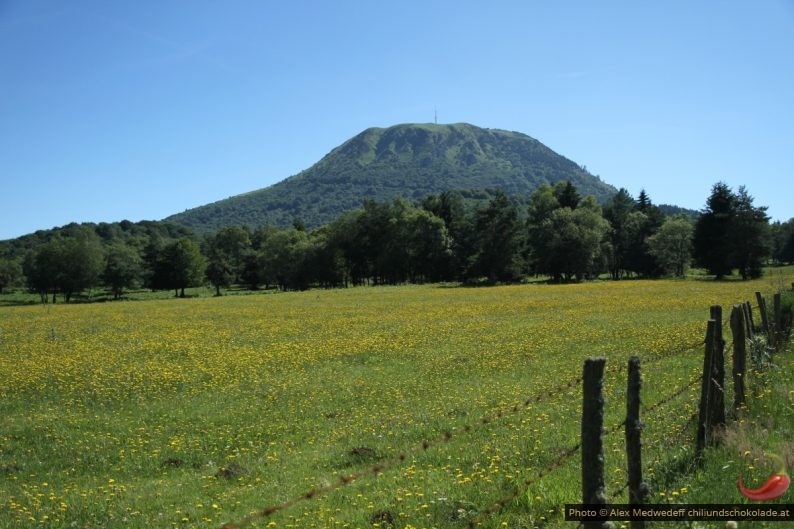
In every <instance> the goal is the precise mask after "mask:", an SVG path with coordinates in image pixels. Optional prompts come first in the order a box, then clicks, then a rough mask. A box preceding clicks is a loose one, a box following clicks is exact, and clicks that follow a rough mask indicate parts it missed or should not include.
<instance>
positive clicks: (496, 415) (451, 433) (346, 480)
mask: <svg viewBox="0 0 794 529" xmlns="http://www.w3.org/2000/svg"><path fill="white" fill-rule="evenodd" d="M729 323H730V320H726V322H724V323H723V325H728V324H729ZM704 343H705V340H704V339H702V338H700V339H698V340H697V341H693V342H691V343H689V344H686V345H684V346H682V347H680V348H677V349H674V350H671V351H665V352H662V353H659V354H655V355H650V356H648V357H647V358H644V359H643V364H652V363H655V362H659V361H662V360H665V359H668V358H671V357H675V356H680V355H681V354H683V353H686V352H688V351H692V350H694V349H696V348H698V347H701V346H702V345H703V344H704ZM624 369H627V366H626V363H625V362H623V363H620V364H616V365H615V366H614V367H611V368H608V369H607V372H608V373H620V372H622V371H623V370H624ZM701 380H702V375H699V376H697V377H695V378H693V379H692V380H691V381H690V382H689V383H687V384H685V385H683V386H681V387H679V388H678V389H676V391H674V392H673V393H671V394H670V395H668V396H667V397H665V398H663V399H662V400H660V401H658V402H656V403H655V404H653V405H651V406H649V407H648V408H646V409H645V410H644V411H643V413H645V414H650V413H653V412H654V411H656V410H658V409H659V408H661V407H663V406H665V405H666V404H668V403H670V402H672V401H673V400H675V399H676V398H678V397H680V396H681V395H683V394H684V393H685V392H686V391H687V390H688V389H690V388H692V387H693V386H694V385H695V384H697V383H698V382H700V381H701ZM581 383H582V377H581V376H578V377H575V378H572V379H570V380H568V381H567V382H565V383H563V384H560V385H557V386H555V387H552V388H551V389H548V390H546V391H542V392H540V393H538V394H537V395H534V396H531V397H528V398H526V399H524V400H523V401H521V402H519V403H516V404H514V405H513V406H510V407H505V408H502V409H500V410H498V411H496V412H491V413H489V414H486V415H485V416H483V417H482V418H480V419H479V420H478V421H476V422H472V423H468V424H466V425H464V426H462V427H459V428H458V429H457V430H447V431H445V432H444V433H443V434H441V435H440V436H438V437H436V438H435V439H433V440H430V441H424V442H422V444H421V445H418V446H415V447H414V448H412V449H410V450H407V451H405V452H402V453H400V454H399V455H396V456H394V457H392V458H390V459H388V460H386V461H383V462H381V463H378V464H375V465H372V466H371V467H369V468H366V469H364V470H361V471H359V472H356V473H352V474H348V475H345V476H342V477H341V478H339V479H338V480H337V481H336V482H334V483H331V484H329V485H326V486H322V487H316V488H313V489H311V490H309V491H307V492H305V493H304V494H301V495H299V496H296V497H293V498H292V499H289V500H287V501H284V502H282V503H279V504H274V505H271V506H269V507H266V508H263V509H260V510H259V511H256V512H253V513H251V514H249V515H248V516H245V517H243V518H241V519H239V520H237V521H233V522H229V523H226V524H224V525H223V526H222V527H221V529H239V528H240V527H242V526H244V525H247V524H249V523H251V522H253V521H256V520H260V519H264V518H268V517H270V516H272V515H274V514H276V513H278V512H280V511H284V510H286V509H289V508H291V507H293V506H295V505H297V504H299V503H302V502H305V501H310V500H312V499H314V498H316V497H318V496H320V495H321V494H325V493H327V492H332V491H334V490H337V489H339V488H341V487H344V486H346V485H349V484H351V483H353V482H355V481H357V480H360V479H362V478H365V477H368V476H371V475H378V474H380V473H382V472H384V471H386V470H388V469H390V468H392V467H394V466H396V465H399V464H401V463H403V462H404V461H406V460H407V459H408V458H409V457H411V456H414V455H416V454H419V453H422V452H426V451H427V450H429V449H430V448H433V447H435V446H437V445H440V444H442V443H446V442H448V441H450V440H451V439H453V438H456V437H459V436H460V435H461V434H463V433H468V432H471V431H473V430H475V429H477V428H479V427H481V426H484V425H487V424H490V423H492V422H495V421H497V420H499V419H502V418H503V417H506V416H508V415H513V414H515V413H518V412H519V411H521V410H522V409H525V408H528V407H529V406H530V405H532V404H535V403H540V402H542V401H544V400H546V399H548V398H551V397H553V396H555V395H558V394H561V393H563V392H565V391H567V390H569V389H571V388H573V387H576V386H577V385H579V384H581ZM697 415H698V413H697V412H695V413H694V414H692V415H691V416H690V417H689V418H688V419H687V420H686V421H685V422H684V424H683V426H682V427H681V428H680V430H679V431H678V433H677V434H676V437H675V438H674V439H673V441H672V444H674V445H677V444H678V443H679V441H680V440H681V438H682V436H683V435H684V434H685V433H686V431H687V429H688V428H689V426H690V424H691V423H692V421H694V420H695V418H696V417H697ZM625 424H626V421H625V419H624V420H623V421H621V422H620V423H618V424H616V425H614V426H612V427H610V428H609V429H607V430H605V431H604V433H605V435H610V434H613V433H615V432H617V431H619V430H620V429H621V428H623V427H624V426H625ZM580 448H581V445H580V444H579V443H577V444H576V445H574V446H572V447H570V448H568V449H566V450H565V451H564V452H563V453H562V454H561V455H560V456H559V457H558V458H557V459H556V460H555V461H553V462H552V463H550V464H549V465H547V466H546V467H544V468H543V469H542V470H541V471H540V472H538V473H537V474H536V475H534V476H533V477H531V478H529V479H526V480H525V481H523V482H522V483H520V484H519V485H518V486H516V487H515V488H514V489H513V490H512V491H511V492H510V493H509V494H507V495H506V496H504V497H502V498H500V499H499V500H497V501H496V502H495V503H493V504H492V505H491V507H489V508H488V509H486V510H484V511H482V512H480V513H479V514H478V515H477V516H476V517H475V518H474V519H473V520H472V521H470V522H469V523H468V524H467V525H466V526H465V529H473V527H474V526H475V525H478V524H479V523H481V522H482V520H484V519H485V518H487V517H489V516H492V515H494V514H496V513H498V512H499V511H501V510H502V509H503V508H504V507H505V506H506V505H507V504H508V503H510V502H511V501H513V500H514V499H515V498H517V497H518V496H519V495H521V494H523V493H526V491H527V490H528V489H529V487H530V486H532V485H533V484H535V483H537V482H538V481H540V480H541V479H543V478H544V477H545V476H547V475H549V474H551V473H552V472H554V471H555V470H557V469H558V468H560V467H561V466H562V465H563V464H564V463H565V462H566V461H567V460H569V459H570V458H571V457H572V456H573V455H574V454H575V453H576V452H577V451H579V449H580ZM663 455H664V453H663V452H660V453H659V454H658V455H657V457H656V458H655V459H654V461H653V462H652V463H651V464H650V465H647V466H646V471H648V470H650V469H652V468H654V467H655V466H656V465H657V464H658V463H659V462H660V461H661V459H662V457H663ZM627 487H628V482H627V483H626V484H625V485H624V486H623V487H621V489H619V490H618V491H616V492H615V494H614V495H615V496H620V495H621V494H623V492H625V490H626V488H627Z"/></svg>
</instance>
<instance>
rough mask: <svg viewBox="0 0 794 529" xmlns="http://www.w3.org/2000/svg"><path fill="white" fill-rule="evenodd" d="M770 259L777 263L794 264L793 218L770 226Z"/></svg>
mask: <svg viewBox="0 0 794 529" xmlns="http://www.w3.org/2000/svg"><path fill="white" fill-rule="evenodd" d="M771 229H772V238H773V250H772V257H773V258H774V259H775V260H776V261H777V262H778V263H781V264H783V263H794V218H791V219H789V220H787V221H786V222H783V223H781V222H775V223H774V224H773V225H772V226H771Z"/></svg>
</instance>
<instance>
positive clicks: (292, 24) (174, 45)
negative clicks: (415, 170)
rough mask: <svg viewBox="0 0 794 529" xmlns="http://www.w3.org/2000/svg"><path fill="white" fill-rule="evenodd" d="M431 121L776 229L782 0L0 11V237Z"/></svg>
mask: <svg viewBox="0 0 794 529" xmlns="http://www.w3.org/2000/svg"><path fill="white" fill-rule="evenodd" d="M434 109H438V121H439V123H457V122H468V123H472V124H474V125H478V126H482V127H490V128H501V129H507V130H515V131H519V132H523V133H526V134H529V135H530V136H532V137H534V138H537V139H538V140H540V141H541V142H543V143H545V144H546V145H548V146H549V147H550V148H552V149H553V150H555V151H557V152H558V153H560V154H562V155H564V156H567V157H568V158H570V159H572V160H574V161H575V162H577V163H579V164H582V165H586V166H587V168H588V169H589V170H590V171H591V172H592V173H594V174H598V175H600V176H601V178H602V179H603V180H604V181H606V182H608V183H611V184H612V185H614V186H616V187H625V188H627V189H628V190H629V191H630V192H631V193H632V194H633V195H634V196H636V195H637V194H638V193H639V191H640V189H642V188H644V189H646V191H647V192H648V194H649V196H650V198H651V199H652V200H653V201H654V202H655V203H672V204H677V205H680V206H684V207H689V208H693V209H701V208H702V207H704V205H705V200H706V198H707V196H708V195H709V192H710V189H711V186H712V185H713V184H714V183H715V182H717V181H724V182H726V183H728V185H730V186H731V187H733V188H734V189H735V188H736V187H738V186H739V185H742V184H744V185H746V186H747V188H748V190H749V191H750V193H751V194H752V195H753V196H754V197H755V204H756V205H764V206H768V207H769V214H770V215H771V216H772V218H773V219H777V220H787V219H788V218H790V217H792V216H794V178H792V176H793V175H794V1H792V0H760V1H757V2H748V1H746V0H741V1H725V0H713V1H697V2H692V1H689V0H687V1H670V2H667V1H665V2H636V1H628V0H627V1H622V2H612V1H604V2H592V1H559V2H558V1H551V0H549V1H528V0H522V1H498V0H497V1H494V2H481V1H471V2H470V1H461V0H457V1H431V0H422V1H414V0H408V1H402V2H379V1H365V0H360V1H338V2H336V1H334V2H320V1H317V2H306V1H291V2H273V1H223V2H209V1H207V2H204V1H177V0H173V1H154V0H151V1H140V2H137V1H136V2H104V1H94V2H92V1H79V0H74V1H69V2H64V1H54V0H53V1H46V0H42V1H35V2H31V1H28V0H0V183H2V187H1V188H0V189H2V191H1V192H0V197H1V198H0V239H6V238H11V237H16V236H19V235H23V234H25V233H29V232H32V231H35V230H37V229H46V228H50V227H53V226H60V225H63V224H67V223H69V222H72V221H74V222H89V221H90V222H101V221H106V222H111V221H118V220H122V219H129V220H132V221H138V220H142V219H162V218H164V217H166V216H168V215H170V214H173V213H178V212H180V211H183V210H185V209H187V208H191V207H195V206H199V205H203V204H206V203H209V202H213V201H215V200H219V199H222V198H226V197H228V196H231V195H235V194H238V193H243V192H246V191H252V190H254V189H259V188H262V187H266V186H268V185H270V184H273V183H275V182H277V181H279V180H282V179H284V178H286V177H288V176H290V175H293V174H295V173H298V172H299V171H301V170H303V169H305V168H307V167H309V166H311V165H312V164H313V163H314V162H316V161H317V160H319V159H320V158H321V157H322V156H324V155H325V154H327V153H328V152H329V151H330V150H331V149H332V148H334V147H336V146H337V145H339V144H340V143H342V142H343V141H345V140H346V139H348V138H350V137H351V136H353V135H355V134H357V133H358V132H360V131H362V130H363V129H365V128H367V127H371V126H380V127H385V126H389V125H394V124H398V123H408V122H432V121H433V118H434Z"/></svg>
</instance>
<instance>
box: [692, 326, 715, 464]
mask: <svg viewBox="0 0 794 529" xmlns="http://www.w3.org/2000/svg"><path fill="white" fill-rule="evenodd" d="M716 329H717V322H716V321H714V320H709V322H708V325H707V326H706V346H705V354H704V355H703V380H702V383H701V386H700V411H699V415H698V431H697V439H696V444H695V457H696V458H697V459H700V457H701V456H702V454H703V449H704V448H705V447H706V445H707V444H708V443H710V441H711V412H710V402H709V399H710V397H711V391H709V387H710V386H711V366H712V362H713V358H714V349H715V347H714V337H715V336H716Z"/></svg>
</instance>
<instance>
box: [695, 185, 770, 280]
mask: <svg viewBox="0 0 794 529" xmlns="http://www.w3.org/2000/svg"><path fill="white" fill-rule="evenodd" d="M693 244H694V255H695V262H696V263H697V264H698V265H699V266H702V267H704V268H706V269H707V270H708V271H709V273H711V274H714V275H715V276H716V278H717V279H722V278H723V277H724V276H726V275H729V274H730V273H731V272H732V271H733V269H734V268H738V269H739V272H740V274H741V275H742V278H743V279H749V278H754V277H760V276H761V273H762V265H763V260H764V259H765V258H766V257H767V256H768V255H769V253H770V250H771V241H770V228H769V217H767V215H766V208H765V207H756V206H754V205H753V197H752V196H750V194H749V193H748V192H747V189H746V188H745V187H744V186H741V187H740V188H739V191H738V193H733V191H731V189H730V188H729V187H728V186H727V185H726V184H725V183H723V182H719V183H717V184H714V186H713V187H712V191H711V195H710V196H709V198H708V200H707V201H706V209H705V210H704V211H703V214H702V215H701V216H700V218H699V219H698V221H697V223H696V224H695V234H694V239H693Z"/></svg>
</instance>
